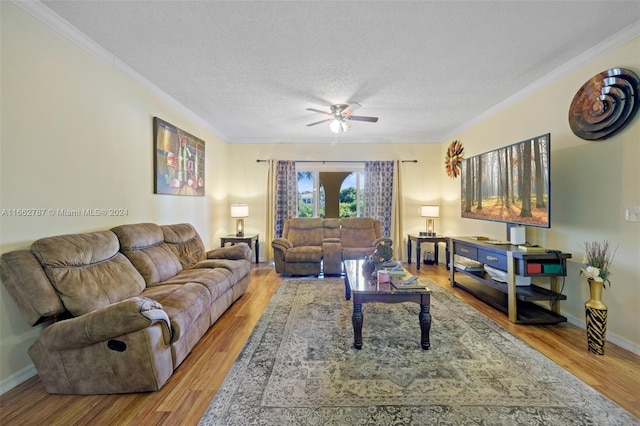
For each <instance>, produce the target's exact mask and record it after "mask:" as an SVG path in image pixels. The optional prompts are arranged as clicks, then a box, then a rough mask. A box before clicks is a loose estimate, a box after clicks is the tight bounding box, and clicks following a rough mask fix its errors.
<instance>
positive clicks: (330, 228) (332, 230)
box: [323, 219, 340, 238]
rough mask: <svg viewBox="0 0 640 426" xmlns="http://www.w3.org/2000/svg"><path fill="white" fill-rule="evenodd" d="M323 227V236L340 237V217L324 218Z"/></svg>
mask: <svg viewBox="0 0 640 426" xmlns="http://www.w3.org/2000/svg"><path fill="white" fill-rule="evenodd" d="M323 227H324V228H323V229H324V237H325V238H340V219H325V220H324V222H323Z"/></svg>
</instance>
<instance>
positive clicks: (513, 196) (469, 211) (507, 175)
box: [460, 133, 551, 234]
mask: <svg viewBox="0 0 640 426" xmlns="http://www.w3.org/2000/svg"><path fill="white" fill-rule="evenodd" d="M550 142H551V134H549V133H547V134H545V135H541V136H536V137H534V138H530V139H527V140H524V141H521V142H518V143H514V144H513V145H509V146H505V147H502V148H499V149H495V150H493V151H489V152H485V153H484V154H480V155H476V156H474V157H470V158H467V159H465V160H463V162H462V165H461V174H460V177H461V181H462V182H461V196H460V200H461V213H462V217H463V218H469V219H481V220H489V221H495V222H505V223H507V224H508V226H507V234H508V232H509V231H508V229H509V228H510V226H512V225H526V226H537V227H541V228H549V227H551V218H550V213H551V207H550V205H549V201H550V189H551V184H550V180H549V178H550V168H549V160H550V151H549V144H550Z"/></svg>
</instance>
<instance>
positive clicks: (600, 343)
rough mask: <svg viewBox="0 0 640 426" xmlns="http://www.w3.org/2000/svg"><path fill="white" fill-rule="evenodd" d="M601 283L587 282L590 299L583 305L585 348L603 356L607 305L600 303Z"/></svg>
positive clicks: (602, 284)
mask: <svg viewBox="0 0 640 426" xmlns="http://www.w3.org/2000/svg"><path fill="white" fill-rule="evenodd" d="M603 286H604V283H603V282H601V281H594V280H589V293H590V296H591V298H590V299H589V300H587V303H585V304H584V307H585V313H586V316H587V348H588V350H589V352H592V353H594V354H596V355H604V343H605V335H606V334H607V311H608V308H607V305H605V304H604V303H603V302H602V288H603Z"/></svg>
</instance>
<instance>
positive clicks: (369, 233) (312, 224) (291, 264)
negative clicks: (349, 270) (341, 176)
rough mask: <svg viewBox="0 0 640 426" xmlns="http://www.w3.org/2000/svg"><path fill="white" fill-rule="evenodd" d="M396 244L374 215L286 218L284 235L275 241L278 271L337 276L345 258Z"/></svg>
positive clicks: (340, 271)
mask: <svg viewBox="0 0 640 426" xmlns="http://www.w3.org/2000/svg"><path fill="white" fill-rule="evenodd" d="M381 242H384V243H385V244H389V245H391V244H392V240H391V238H388V237H383V236H382V223H381V222H380V221H379V220H377V219H373V218H368V217H353V218H343V219H322V218H293V219H290V220H287V221H285V223H284V227H283V231H282V237H281V238H275V239H274V240H273V241H272V242H271V246H272V247H273V253H274V261H275V266H276V272H277V273H279V274H285V275H319V274H320V272H323V273H324V274H325V275H337V274H340V273H342V261H343V260H347V259H362V258H364V257H365V256H368V255H371V254H373V252H374V250H375V248H376V245H378V243H381Z"/></svg>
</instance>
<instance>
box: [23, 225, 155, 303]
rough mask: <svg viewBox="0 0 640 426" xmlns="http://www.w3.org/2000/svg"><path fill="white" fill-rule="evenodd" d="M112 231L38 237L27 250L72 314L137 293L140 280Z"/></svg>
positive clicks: (140, 290) (142, 282)
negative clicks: (36, 259)
mask: <svg viewBox="0 0 640 426" xmlns="http://www.w3.org/2000/svg"><path fill="white" fill-rule="evenodd" d="M118 249H119V244H118V238H117V237H116V235H115V234H114V233H113V232H110V231H102V232H93V233H87V234H72V235H60V236H56V237H47V238H41V239H39V240H37V241H36V242H34V243H33V244H32V245H31V252H32V253H33V254H34V255H35V256H36V257H37V258H38V261H39V262H40V264H41V265H42V266H43V268H44V271H45V273H46V275H47V277H48V278H49V281H51V283H52V284H53V286H54V287H55V288H56V290H57V292H58V294H59V295H60V299H61V300H62V303H63V304H64V306H65V307H66V308H67V310H68V311H69V312H70V313H71V314H72V315H74V316H79V315H83V314H86V313H88V312H92V311H94V310H96V309H99V308H103V307H105V306H107V305H110V304H112V303H115V302H120V301H122V300H125V299H128V298H129V297H132V296H137V295H139V294H140V293H141V292H142V290H143V289H144V280H143V279H142V276H141V275H140V274H139V273H138V271H136V269H135V268H134V267H133V265H132V264H131V262H129V260H128V259H127V258H126V257H125V256H123V255H122V253H120V252H119V251H118Z"/></svg>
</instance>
